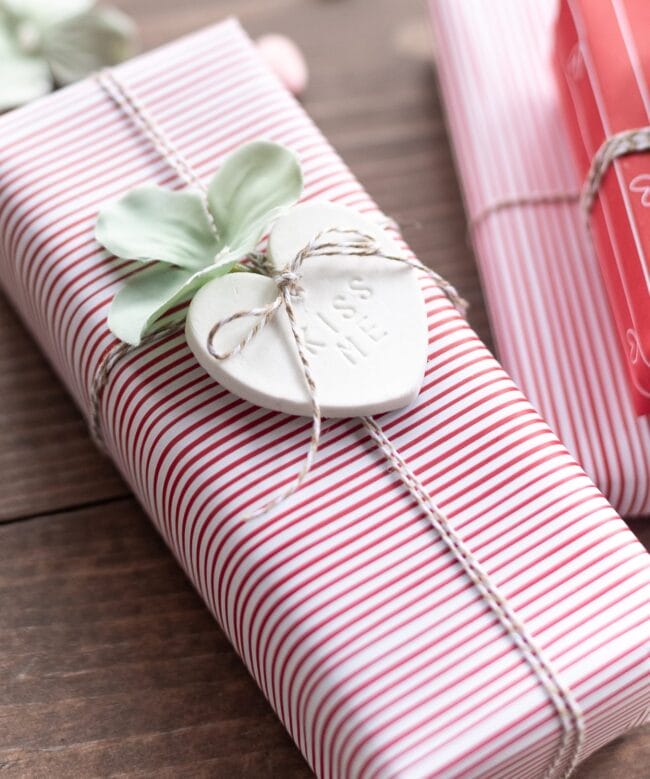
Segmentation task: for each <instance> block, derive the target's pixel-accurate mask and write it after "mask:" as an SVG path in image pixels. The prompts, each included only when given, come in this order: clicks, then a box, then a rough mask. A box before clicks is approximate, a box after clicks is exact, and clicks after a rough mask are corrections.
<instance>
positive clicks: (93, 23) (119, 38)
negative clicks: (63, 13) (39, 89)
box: [41, 7, 136, 84]
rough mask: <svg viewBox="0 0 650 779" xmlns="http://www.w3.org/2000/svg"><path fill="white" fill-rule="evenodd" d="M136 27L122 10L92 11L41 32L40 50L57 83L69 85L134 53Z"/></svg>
mask: <svg viewBox="0 0 650 779" xmlns="http://www.w3.org/2000/svg"><path fill="white" fill-rule="evenodd" d="M135 40H136V28H135V25H134V23H133V22H132V21H131V19H129V17H128V16H125V15H124V14H123V13H122V12H121V11H118V10H116V9H114V8H101V7H100V8H91V9H89V10H88V11H86V12H84V13H81V14H78V15H76V16H72V17H70V18H66V19H63V20H62V21H60V22H58V23H57V24H53V25H51V26H49V27H47V28H46V29H45V30H44V31H43V40H42V44H41V50H42V53H43V56H44V57H45V59H46V60H47V62H48V63H49V65H50V68H51V69H52V74H53V76H54V79H55V81H56V82H57V83H59V84H71V83H73V82H74V81H79V80H80V79H82V78H85V77H86V76H88V75H89V74H90V73H93V72H95V71H97V70H101V68H104V67H110V66H112V65H116V64H117V63H118V62H122V61H123V60H125V59H128V58H129V57H130V56H131V55H132V54H133V53H134V51H135Z"/></svg>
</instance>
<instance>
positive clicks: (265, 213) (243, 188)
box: [208, 141, 303, 255]
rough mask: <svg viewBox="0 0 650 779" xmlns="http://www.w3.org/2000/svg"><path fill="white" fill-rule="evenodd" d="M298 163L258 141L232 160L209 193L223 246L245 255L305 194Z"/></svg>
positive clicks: (288, 153)
mask: <svg viewBox="0 0 650 779" xmlns="http://www.w3.org/2000/svg"><path fill="white" fill-rule="evenodd" d="M302 188H303V178H302V170H301V168H300V163H299V162H298V160H297V158H296V156H295V155H294V154H293V152H291V151H289V149H287V148H286V147H284V146H280V145H279V144H277V143H271V142H269V141H254V142H253V143H248V144H246V145H245V146H242V147H241V148H239V149H238V150H237V151H235V152H233V153H232V154H230V155H229V156H228V157H227V158H226V159H225V160H224V161H223V163H222V165H221V168H220V169H219V170H218V172H217V173H216V175H215V176H214V178H213V179H212V182H211V183H210V188H209V191H208V203H209V205H210V211H211V212H212V215H213V216H214V219H215V222H216V223H217V227H218V228H219V235H220V237H221V240H222V242H223V245H224V246H227V247H229V248H230V249H232V250H237V251H240V252H241V254H242V255H244V254H247V253H248V252H250V251H252V250H253V249H254V248H255V245H256V244H257V242H258V241H259V239H260V238H261V237H262V234H263V233H264V230H265V229H266V228H267V227H268V226H269V224H270V222H271V221H272V220H273V219H275V217H277V216H278V214H279V213H280V212H281V211H282V210H284V209H285V208H288V207H289V206H291V205H293V204H294V203H295V202H296V201H297V200H298V199H299V198H300V195H301V193H302Z"/></svg>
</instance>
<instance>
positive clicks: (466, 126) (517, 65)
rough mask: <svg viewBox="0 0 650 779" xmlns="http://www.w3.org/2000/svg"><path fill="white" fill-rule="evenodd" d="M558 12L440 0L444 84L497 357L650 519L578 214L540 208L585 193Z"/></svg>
mask: <svg viewBox="0 0 650 779" xmlns="http://www.w3.org/2000/svg"><path fill="white" fill-rule="evenodd" d="M558 7H559V6H558V3H557V2H556V0H499V2H498V3H489V4H488V3H484V2H482V0H431V9H432V13H433V17H434V22H435V27H436V30H437V33H438V39H439V63H438V66H439V73H440V80H441V85H442V88H443V93H444V97H445V101H446V106H447V113H448V117H449V125H450V130H451V135H452V140H453V143H454V147H455V151H456V157H457V162H458V168H459V171H460V176H461V179H462V183H463V187H464V192H465V198H466V204H467V211H468V216H469V218H470V220H472V221H473V222H474V227H473V238H474V246H475V250H476V257H477V260H478V262H479V265H480V268H481V274H482V278H483V283H484V289H485V294H486V298H487V301H488V306H489V311H490V317H491V322H492V327H493V331H494V335H495V340H496V343H497V347H498V351H499V357H500V359H501V360H502V362H503V364H504V366H505V367H506V369H507V370H508V372H509V373H510V374H511V375H512V376H513V378H514V379H515V381H516V382H517V384H518V385H519V386H520V387H521V388H522V389H523V391H524V392H525V393H526V395H527V396H528V398H530V400H531V402H532V403H533V405H534V406H535V407H536V408H537V409H538V410H539V411H540V412H541V413H542V415H543V416H544V418H545V419H546V420H547V421H548V423H549V424H550V426H551V428H552V429H553V430H554V431H555V432H556V433H557V434H558V436H559V437H560V439H561V440H562V441H563V442H564V444H565V445H566V446H567V448H568V449H569V451H570V452H571V453H572V454H573V455H574V456H575V457H576V458H577V459H578V461H579V462H580V463H581V464H582V465H583V467H584V468H585V470H586V471H587V473H588V474H589V475H590V476H591V477H592V478H593V479H594V481H595V482H596V484H597V485H598V486H599V487H600V489H601V490H602V491H603V492H604V493H605V495H606V496H607V497H608V498H609V500H610V501H611V502H612V504H613V505H614V506H615V507H616V508H617V509H618V511H619V512H620V513H621V514H624V515H641V514H648V513H650V422H649V420H648V418H647V417H638V416H637V414H636V412H635V409H634V407H633V403H632V400H631V397H630V393H629V391H628V386H627V376H626V369H625V365H624V361H623V359H622V358H621V353H620V348H619V343H618V339H617V335H616V332H615V327H614V321H613V317H612V314H611V312H610V308H609V304H608V300H607V295H606V294H605V288H604V284H603V281H602V277H601V274H600V271H599V268H598V263H597V261H596V259H595V256H594V252H593V249H592V246H591V244H590V242H589V239H588V237H587V235H586V233H585V230H584V223H583V218H582V216H581V214H580V210H579V206H578V204H577V203H576V202H568V203H559V202H556V203H549V204H545V205H544V204H542V203H540V202H535V201H538V200H539V199H540V198H542V199H543V196H545V195H549V196H550V198H551V200H552V199H553V197H554V196H556V197H557V196H559V195H560V194H562V193H565V194H571V193H576V192H578V191H579V189H580V187H581V181H579V180H578V178H577V175H576V173H575V172H574V171H575V168H574V162H573V159H572V156H571V149H570V142H569V137H568V133H567V130H566V128H565V125H564V122H563V118H562V116H561V110H560V101H559V97H558V92H557V87H556V83H555V75H554V72H553V66H552V51H553V44H554V32H555V30H554V25H555V21H556V14H557V11H558ZM522 200H523V201H526V200H528V205H523V204H522V205H520V206H519V207H510V208H503V209H501V210H499V211H495V210H494V206H495V205H496V204H499V203H503V202H504V201H505V202H508V201H522Z"/></svg>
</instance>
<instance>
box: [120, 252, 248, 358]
mask: <svg viewBox="0 0 650 779" xmlns="http://www.w3.org/2000/svg"><path fill="white" fill-rule="evenodd" d="M233 265H234V260H232V261H229V262H224V264H222V265H220V266H212V267H209V268H204V269H203V270H200V271H196V272H194V273H193V272H192V271H188V270H184V269H182V268H170V267H169V266H165V265H154V266H153V267H151V268H147V269H146V270H143V271H142V272H141V273H138V274H136V275H135V276H133V277H132V278H131V279H129V280H128V281H127V282H126V284H124V286H123V287H122V288H121V289H120V290H119V292H118V293H117V295H115V297H114V298H113V302H112V304H111V308H110V310H109V312H108V326H109V328H110V330H111V332H112V333H113V334H114V335H116V336H117V337H118V338H119V339H120V340H121V341H125V342H126V343H128V344H132V345H134V346H137V345H138V344H139V343H140V341H141V340H142V337H143V335H145V334H146V333H147V331H148V330H149V329H150V328H151V326H152V325H153V324H154V323H155V322H156V321H157V320H158V319H160V317H161V316H163V314H165V313H166V312H167V311H169V309H170V308H173V306H175V305H177V304H178V303H182V302H183V301H184V300H189V299H190V298H191V297H192V295H193V294H194V293H195V292H196V291H197V290H198V289H199V288H200V287H202V286H203V285H204V284H206V283H207V282H208V281H211V280H212V279H214V278H216V277H217V276H223V275H225V274H226V273H228V272H229V271H230V269H231V268H232V267H233Z"/></svg>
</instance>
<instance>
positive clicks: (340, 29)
mask: <svg viewBox="0 0 650 779" xmlns="http://www.w3.org/2000/svg"><path fill="white" fill-rule="evenodd" d="M117 4H118V5H121V6H122V7H123V8H125V9H126V10H128V11H129V12H130V13H132V14H133V15H134V16H135V17H136V19H137V20H138V21H139V23H140V25H141V28H142V31H143V36H142V37H143V44H144V46H145V47H147V48H149V47H151V46H154V45H157V44H159V43H162V42H164V41H166V40H169V39H171V38H173V37H175V36H177V35H180V34H183V33H185V32H189V31H190V30H193V29H196V28H197V27H199V26H201V25H203V24H208V23H211V22H215V21H218V20H219V19H220V18H223V16H225V15H228V14H237V15H239V16H240V18H241V19H242V21H243V22H244V24H245V25H246V27H247V28H248V29H249V31H250V32H251V33H252V34H253V35H259V34H261V33H263V32H269V31H275V32H283V33H286V34H288V35H291V36H292V37H293V38H294V39H295V40H297V41H298V42H299V43H300V44H301V45H302V47H303V49H304V51H305V53H306V55H307V57H308V60H309V62H310V65H311V70H312V82H311V86H310V88H309V90H308V93H307V95H306V96H305V105H306V108H307V110H308V111H309V112H310V113H311V114H312V116H313V117H314V118H315V120H316V121H317V122H318V123H319V125H320V126H321V128H322V129H323V130H324V132H325V133H326V135H327V136H328V137H329V138H330V140H331V141H332V143H333V144H334V145H335V146H336V148H337V149H338V150H339V151H340V152H341V154H342V155H343V157H344V158H345V159H346V161H347V162H348V163H349V164H350V166H351V168H352V170H353V171H354V172H355V173H356V174H357V175H358V176H359V178H360V179H361V181H362V182H363V183H364V184H365V186H366V187H367V188H368V189H369V191H370V192H371V193H372V194H373V196H374V197H375V198H376V199H377V200H378V202H379V204H380V206H381V207H382V208H383V209H384V210H385V211H386V212H387V213H390V214H391V215H392V216H394V217H395V218H397V219H398V221H400V223H401V224H402V226H403V229H404V232H405V234H406V237H407V239H408V240H409V241H410V242H411V244H412V246H413V247H414V249H415V250H416V252H418V254H419V255H420V256H421V258H422V259H423V260H424V261H425V262H427V263H430V264H431V265H432V266H434V267H436V268H437V269H438V270H440V271H441V272H442V273H443V274H444V275H446V276H447V277H449V278H450V279H451V280H452V281H453V282H454V283H455V284H456V285H457V286H458V287H459V288H460V289H461V290H462V292H463V294H464V295H465V296H466V297H468V298H469V300H470V302H471V303H472V306H473V308H472V323H473V325H474V326H475V327H476V329H477V330H478V332H479V334H480V335H481V336H482V337H483V338H484V339H486V340H488V342H489V330H488V325H487V318H486V315H485V309H484V306H483V305H482V303H481V295H480V287H479V283H478V276H477V273H476V268H475V265H474V262H473V260H472V256H471V252H470V250H469V248H468V245H467V242H466V237H465V230H466V228H465V220H464V217H463V211H462V202H461V198H460V194H459V191H458V186H457V183H456V177H455V173H454V168H453V162H452V156H451V152H450V149H449V144H448V141H447V137H446V132H445V127H444V121H443V118H442V112H441V108H440V105H439V102H438V97H437V90H436V85H435V79H434V76H433V72H432V68H431V62H430V56H429V52H430V48H429V33H428V23H427V21H426V18H425V14H424V9H423V6H422V4H421V2H420V0H400V2H399V3H397V2H395V0H273V2H269V0H193V1H192V2H191V3H178V2H177V0H117ZM360 30H361V31H362V33H363V34H360ZM0 365H1V366H2V368H3V370H2V371H1V372H0V398H1V399H2V401H3V402H2V404H1V405H0V468H1V469H2V473H3V477H4V478H3V489H2V490H1V491H0V519H15V518H20V517H26V516H32V515H35V514H47V515H48V516H43V517H40V518H38V519H36V520H30V521H25V522H15V523H11V524H7V525H5V526H4V527H0V635H1V636H2V640H1V642H0V644H1V646H2V650H1V651H0V689H2V691H3V695H2V696H0V769H2V772H3V775H4V776H8V777H31V776H34V777H41V776H43V777H45V776H47V777H59V776H61V777H63V776H66V777H68V776H73V777H84V778H85V777H89V776H108V775H128V776H153V775H155V776H160V777H178V776H191V777H203V776H206V777H207V776H210V777H215V776H216V777H226V776H227V777H242V778H244V777H246V778H248V777H260V776H264V777H288V778H289V779H291V778H292V777H306V776H309V771H308V769H307V767H306V766H305V764H304V762H303V761H302V758H301V757H300V755H299V753H298V752H297V750H296V749H295V747H294V746H293V745H292V743H291V742H290V740H289V738H288V736H287V735H286V733H285V732H284V730H283V729H282V727H281V726H280V724H279V723H278V722H277V721H276V719H275V717H274V715H273V714H272V713H271V710H270V708H269V707H268V705H267V704H266V702H265V701H264V699H263V696H262V695H261V693H260V692H259V691H258V690H257V688H256V687H255V685H254V683H253V682H252V680H251V679H250V678H249V677H248V675H247V673H246V671H245V670H244V668H243V666H242V664H241V663H240V661H239V659H238V658H237V657H236V655H235V653H234V652H233V650H232V649H231V648H230V646H229V644H228V642H227V641H226V639H225V638H224V636H223V634H222V633H221V631H220V630H219V628H218V626H217V625H216V624H215V622H214V621H213V619H212V617H211V616H210V615H209V614H208V612H207V611H206V610H205V608H204V607H203V606H202V604H201V603H200V601H199V599H198V597H197V596H196V594H195V593H194V592H193V590H192V589H191V587H190V585H189V584H188V583H187V581H186V579H185V578H184V576H183V574H182V572H181V571H180V569H179V568H178V566H177V565H176V563H175V561H174V560H173V558H172V557H171V555H170V554H169V552H168V551H167V550H166V548H165V547H164V545H163V544H162V542H161V541H160V540H159V539H158V537H157V535H156V533H155V531H154V530H153V528H152V527H151V525H150V524H149V523H148V520H146V518H145V517H144V516H143V514H142V512H141V511H140V510H139V509H138V508H137V507H136V505H135V504H134V502H133V501H132V500H131V499H128V498H124V499H123V496H126V494H127V493H126V489H125V487H124V486H123V485H122V483H121V482H120V480H119V478H118V477H117V476H116V474H115V472H114V471H113V469H112V468H111V466H110V465H109V464H108V463H106V461H105V460H104V459H103V458H102V457H101V456H100V455H99V454H97V453H96V452H94V450H93V448H92V444H91V443H90V440H89V438H88V435H87V433H86V431H85V428H84V424H83V422H82V420H81V417H80V416H79V414H78V413H77V411H76V410H75V408H74V406H73V404H72V402H71V401H70V400H69V399H68V398H67V396H66V394H65V392H64V390H63V388H62V387H61V386H60V384H59V383H58V382H57V380H56V379H55V378H54V376H53V374H52V373H51V371H50V370H49V368H48V367H47V365H46V363H45V361H44V360H43V358H42V357H41V356H39V355H38V353H37V352H36V350H35V349H34V348H33V345H32V344H31V341H30V340H29V336H28V335H27V333H26V332H25V331H24V329H23V328H22V327H21V325H20V324H19V323H18V321H17V319H16V318H15V316H14V315H13V314H12V313H11V311H10V309H9V308H8V306H7V305H6V303H5V302H4V300H2V299H0ZM107 501H108V502H107ZM102 502H103V503H104V505H95V506H93V507H88V508H79V510H76V511H70V512H63V513H59V514H57V515H56V516H53V515H52V512H55V511H57V510H61V509H65V508H66V507H81V506H84V505H87V504H93V503H94V504H97V503H102ZM634 529H635V531H637V532H638V533H642V534H643V535H644V537H645V541H646V543H647V544H650V524H649V523H645V524H644V523H643V522H642V521H639V522H637V523H635V525H634ZM649 760H650V731H649V730H648V728H646V729H644V730H639V731H636V732H635V733H632V734H630V735H629V736H627V737H626V738H625V739H622V740H620V741H619V742H617V743H615V744H613V745H610V746H609V747H607V748H606V749H605V750H603V751H601V752H600V753H598V754H597V755H595V756H594V757H593V758H592V759H591V760H590V761H589V762H588V763H587V764H585V766H584V767H583V768H582V769H581V770H580V771H579V774H578V776H579V777H581V778H582V779H618V777H621V778H622V777H625V779H640V777H642V776H647V770H646V769H647V764H648V761H649Z"/></svg>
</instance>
